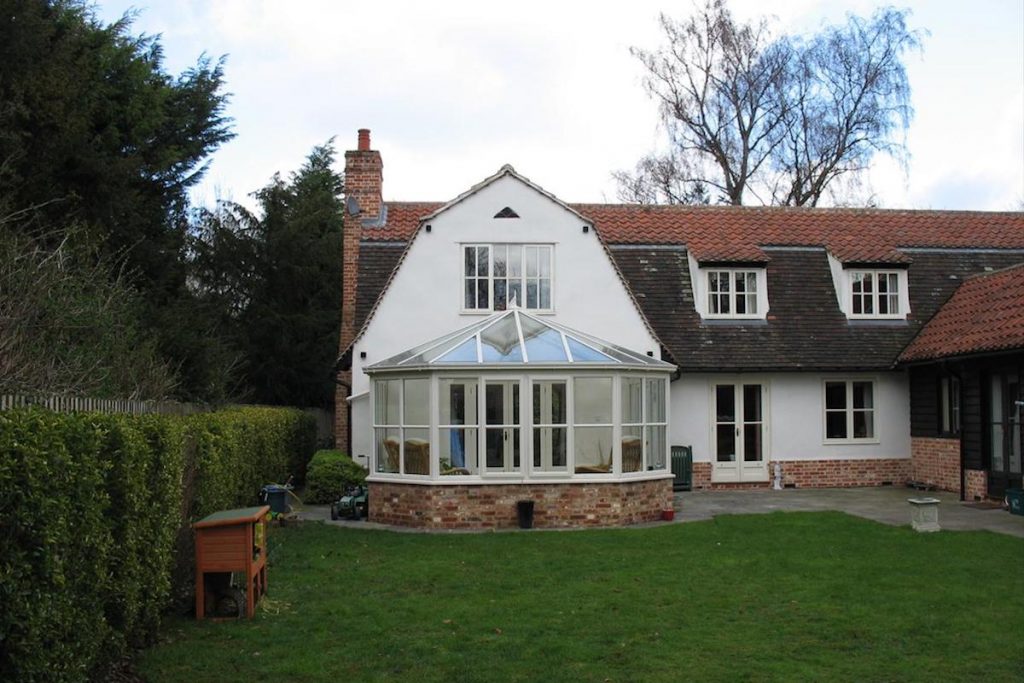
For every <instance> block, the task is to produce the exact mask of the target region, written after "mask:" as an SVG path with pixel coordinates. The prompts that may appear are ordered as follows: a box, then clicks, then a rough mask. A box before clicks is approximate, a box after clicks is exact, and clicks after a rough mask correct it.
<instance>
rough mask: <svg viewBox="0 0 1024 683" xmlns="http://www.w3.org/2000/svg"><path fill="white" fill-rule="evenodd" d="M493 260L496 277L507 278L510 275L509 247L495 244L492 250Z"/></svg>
mask: <svg viewBox="0 0 1024 683" xmlns="http://www.w3.org/2000/svg"><path fill="white" fill-rule="evenodd" d="M491 259H493V261H494V273H493V275H494V277H505V275H506V274H507V273H508V266H507V264H508V247H507V246H506V245H504V244H495V245H494V246H493V247H492V248H491Z"/></svg>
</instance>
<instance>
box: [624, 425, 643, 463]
mask: <svg viewBox="0 0 1024 683" xmlns="http://www.w3.org/2000/svg"><path fill="white" fill-rule="evenodd" d="M643 453H644V441H643V427H640V426H635V427H623V428H622V471H623V472H639V471H641V470H642V469H643V465H644V464H643Z"/></svg>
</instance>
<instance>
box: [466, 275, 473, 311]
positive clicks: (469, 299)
mask: <svg viewBox="0 0 1024 683" xmlns="http://www.w3.org/2000/svg"><path fill="white" fill-rule="evenodd" d="M465 306H466V308H468V309H472V308H476V280H472V279H468V280H466V298H465Z"/></svg>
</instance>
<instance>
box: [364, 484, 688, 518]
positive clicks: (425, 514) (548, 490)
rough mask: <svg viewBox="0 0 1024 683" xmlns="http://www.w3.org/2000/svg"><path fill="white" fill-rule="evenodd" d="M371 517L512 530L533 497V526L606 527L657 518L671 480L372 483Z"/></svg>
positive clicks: (666, 502)
mask: <svg viewBox="0 0 1024 683" xmlns="http://www.w3.org/2000/svg"><path fill="white" fill-rule="evenodd" d="M369 487H370V514H369V519H370V521H373V522H379V523H381V524H392V525H395V526H405V527H417V528H423V529H512V528H515V527H517V526H518V517H517V510H516V503H517V502H518V501H520V500H532V501H534V519H533V524H534V527H536V528H539V529H561V528H568V527H607V526H623V525H627V524H640V523H643V522H653V521H656V520H658V519H660V518H661V511H662V510H665V509H668V508H671V507H672V480H671V479H668V478H666V479H656V480H653V481H635V482H634V481H631V482H609V483H607V484H604V483H595V484H590V483H587V484H482V485H468V484H467V485H442V486H423V485H419V484H403V483H398V482H371V483H370V484H369Z"/></svg>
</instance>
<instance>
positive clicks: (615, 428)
mask: <svg viewBox="0 0 1024 683" xmlns="http://www.w3.org/2000/svg"><path fill="white" fill-rule="evenodd" d="M581 379H609V380H611V387H610V391H611V397H610V398H611V400H612V401H611V403H612V404H611V422H577V420H576V381H577V380H581ZM617 380H618V377H617V376H616V375H615V374H613V373H604V374H602V373H595V374H589V373H588V374H585V375H582V374H581V375H574V376H573V377H572V381H571V382H570V384H571V385H572V391H571V392H570V403H569V406H570V409H571V410H570V412H569V431H570V432H571V433H572V438H571V439H570V440H569V446H570V447H571V448H572V457H571V458H569V473H570V474H571V475H572V476H576V475H577V474H584V473H580V472H576V468H577V467H578V465H577V464H576V430H577V429H588V428H590V429H608V428H611V433H612V440H611V443H610V444H609V445H610V446H611V453H610V454H609V457H610V458H611V462H610V463H608V464H609V467H608V471H607V472H594V473H589V474H591V476H594V477H601V478H608V477H609V475H619V474H621V473H622V444H621V441H622V419H621V417H619V419H616V416H621V412H620V409H619V394H620V393H621V390H620V389H619V381H617Z"/></svg>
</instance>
